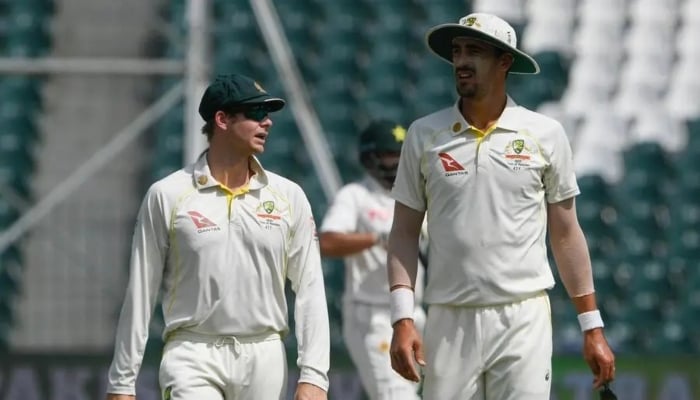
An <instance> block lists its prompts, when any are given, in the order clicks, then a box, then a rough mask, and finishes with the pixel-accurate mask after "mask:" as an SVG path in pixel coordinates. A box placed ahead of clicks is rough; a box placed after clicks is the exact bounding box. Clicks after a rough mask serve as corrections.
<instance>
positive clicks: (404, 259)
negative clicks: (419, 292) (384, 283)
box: [387, 230, 418, 288]
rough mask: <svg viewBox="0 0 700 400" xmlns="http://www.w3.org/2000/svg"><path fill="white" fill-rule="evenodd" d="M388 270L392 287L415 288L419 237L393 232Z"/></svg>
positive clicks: (390, 241)
mask: <svg viewBox="0 0 700 400" xmlns="http://www.w3.org/2000/svg"><path fill="white" fill-rule="evenodd" d="M387 268H388V273H389V286H390V287H393V286H396V285H403V286H409V287H411V288H413V287H415V284H416V274H417V271H418V235H410V234H408V233H407V232H400V231H395V230H392V231H391V234H390V235H389V246H388V257H387Z"/></svg>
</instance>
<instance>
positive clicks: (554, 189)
mask: <svg viewBox="0 0 700 400" xmlns="http://www.w3.org/2000/svg"><path fill="white" fill-rule="evenodd" d="M543 180H544V189H545V194H546V198H547V202H549V203H558V202H560V201H563V200H566V199H569V198H571V197H574V196H576V195H578V194H579V193H580V192H579V188H578V184H577V183H576V173H575V172H574V160H573V155H572V152H571V145H570V144H569V139H568V138H567V136H566V133H565V132H564V128H563V127H562V126H561V125H560V124H558V123H557V124H556V128H555V129H554V130H553V131H552V137H551V151H550V154H549V166H548V167H547V168H546V169H545V171H544V179H543Z"/></svg>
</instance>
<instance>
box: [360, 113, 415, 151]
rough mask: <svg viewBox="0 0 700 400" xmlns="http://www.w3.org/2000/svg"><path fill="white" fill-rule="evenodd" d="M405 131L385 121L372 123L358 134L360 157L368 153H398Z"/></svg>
mask: <svg viewBox="0 0 700 400" xmlns="http://www.w3.org/2000/svg"><path fill="white" fill-rule="evenodd" d="M405 137H406V129H405V128H404V127H403V126H401V125H399V124H398V123H396V122H394V121H390V120H386V119H380V120H375V121H372V122H371V123H370V124H369V125H368V126H367V127H366V128H365V129H364V130H362V132H361V133H360V143H359V150H360V155H361V156H362V155H363V154H368V153H400V152H401V146H402V145H403V141H404V138H405Z"/></svg>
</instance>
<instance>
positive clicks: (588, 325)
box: [578, 310, 605, 332]
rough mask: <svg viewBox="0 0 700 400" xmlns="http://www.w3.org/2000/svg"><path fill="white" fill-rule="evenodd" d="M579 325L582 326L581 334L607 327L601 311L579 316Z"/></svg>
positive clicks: (588, 312)
mask: <svg viewBox="0 0 700 400" xmlns="http://www.w3.org/2000/svg"><path fill="white" fill-rule="evenodd" d="M578 324H579V325H580V326H581V332H585V331H590V330H591V329H595V328H602V327H604V326H605V325H604V324H603V318H601V316H600V311H599V310H593V311H587V312H585V313H581V314H579V315H578Z"/></svg>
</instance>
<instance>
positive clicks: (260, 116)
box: [241, 106, 269, 122]
mask: <svg viewBox="0 0 700 400" xmlns="http://www.w3.org/2000/svg"><path fill="white" fill-rule="evenodd" d="M241 113H243V116H245V117H246V118H248V119H252V120H253V121H257V122H262V121H263V120H264V119H265V118H267V115H268V114H269V111H268V109H267V107H265V106H254V107H250V108H246V109H244V110H241Z"/></svg>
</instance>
